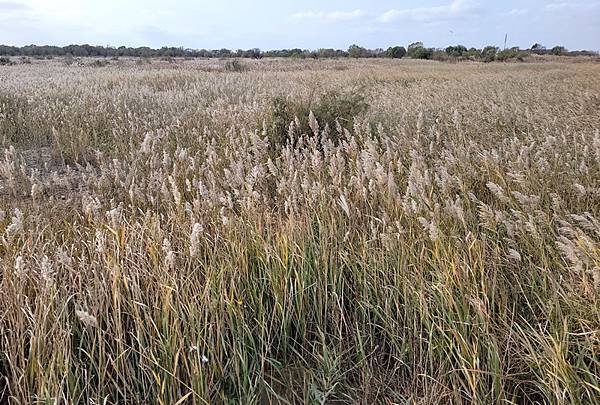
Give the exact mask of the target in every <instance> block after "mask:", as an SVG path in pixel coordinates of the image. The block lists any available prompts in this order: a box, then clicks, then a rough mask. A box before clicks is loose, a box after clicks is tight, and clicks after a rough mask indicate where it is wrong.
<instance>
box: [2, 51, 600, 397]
mask: <svg viewBox="0 0 600 405" xmlns="http://www.w3.org/2000/svg"><path fill="white" fill-rule="evenodd" d="M0 142H1V144H2V145H1V147H2V148H3V151H2V155H1V156H0V402H7V403H11V404H29V403H47V404H50V403H51V404H71V403H73V404H75V403H91V404H122V403H128V404H129V403H131V404H138V403H139V404H141V403H157V404H184V403H185V404H187V403H190V404H192V403H193V404H209V403H211V404H212V403H243V404H247V403H307V404H313V403H314V404H326V403H327V404H336V403H340V404H341V403H373V404H412V403H416V404H439V403H441V404H446V403H448V404H449V403H452V404H461V403H465V404H466V403H477V404H494V403H498V404H500V403H501V404H529V403H540V404H591V403H598V402H599V401H600V64H598V63H591V62H589V61H587V62H584V63H564V62H558V61H548V62H545V63H541V62H540V63H537V62H536V63H510V64H502V63H494V64H483V63H457V64H450V63H448V64H443V63H437V62H428V61H411V60H402V61H396V60H348V59H345V60H342V59H340V60H324V61H323V60H321V61H316V60H296V61H295V60H277V59H263V60H257V61H250V60H245V61H241V62H232V61H226V60H216V59H215V60H177V61H175V62H173V63H169V62H168V61H160V60H152V61H142V60H140V61H137V62H136V61H134V60H126V59H122V60H119V61H110V64H109V65H108V66H104V65H103V64H99V63H93V62H92V61H88V60H85V59H84V60H83V63H81V64H79V65H78V64H73V65H70V66H66V65H65V64H64V63H62V62H61V61H60V60H59V59H55V60H53V61H43V62H40V61H34V63H32V64H27V65H24V64H23V65H20V64H19V65H14V66H4V67H0Z"/></svg>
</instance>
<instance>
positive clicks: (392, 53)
mask: <svg viewBox="0 0 600 405" xmlns="http://www.w3.org/2000/svg"><path fill="white" fill-rule="evenodd" d="M405 55H406V49H405V48H404V47H403V46H394V47H390V48H388V50H387V51H386V52H385V56H387V57H388V58H394V59H401V58H403V57H404V56H405Z"/></svg>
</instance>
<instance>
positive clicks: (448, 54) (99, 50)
mask: <svg viewBox="0 0 600 405" xmlns="http://www.w3.org/2000/svg"><path fill="white" fill-rule="evenodd" d="M528 54H539V55H546V54H553V55H566V56H575V55H589V56H592V55H597V53H596V52H591V51H576V52H572V51H568V50H567V49H566V48H565V47H563V46H555V47H553V48H550V49H547V48H545V47H544V46H542V45H540V44H537V43H536V44H534V45H533V46H532V47H531V48H529V49H519V48H518V47H516V48H509V49H502V50H501V49H500V48H498V47H496V46H487V47H484V48H482V49H477V48H467V47H466V46H464V45H455V46H449V47H447V48H445V49H440V48H429V47H426V46H425V45H424V44H423V43H422V42H415V43H412V44H410V45H408V47H406V48H405V47H404V46H393V47H389V48H387V49H383V48H377V49H368V48H365V47H362V46H359V45H351V46H350V47H349V48H348V49H347V50H341V49H333V48H321V49H317V50H308V49H300V48H293V49H280V50H269V51H261V50H260V49H258V48H252V49H246V50H244V49H238V50H235V51H233V50H229V49H225V48H223V49H214V50H207V49H190V48H183V47H162V48H156V49H154V48H150V47H147V46H142V47H125V46H120V47H112V46H96V45H88V44H84V45H67V46H62V47H61V46H52V45H27V46H22V47H19V46H9V45H0V55H1V56H24V57H35V58H47V57H48V58H49V57H55V56H72V57H88V56H89V57H105V58H118V57H121V56H123V57H142V58H157V57H170V58H180V57H181V58H254V59H260V58H263V57H282V58H345V57H350V58H396V59H399V58H403V57H405V56H406V57H410V58H413V59H435V60H448V59H480V60H484V61H493V60H507V59H511V58H522V57H524V56H526V55H528Z"/></svg>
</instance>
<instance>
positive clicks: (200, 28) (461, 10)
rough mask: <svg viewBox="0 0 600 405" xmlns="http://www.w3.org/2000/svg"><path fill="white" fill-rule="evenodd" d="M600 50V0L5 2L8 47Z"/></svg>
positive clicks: (3, 36) (2, 16) (0, 31)
mask: <svg viewBox="0 0 600 405" xmlns="http://www.w3.org/2000/svg"><path fill="white" fill-rule="evenodd" d="M504 34H508V45H509V46H521V47H529V46H531V45H532V44H533V43H534V42H540V43H542V44H544V45H546V46H549V47H550V46H553V45H557V44H560V45H564V46H566V47H567V48H569V49H591V50H600V0H548V1H542V0H521V1H516V0H504V1H485V0H422V1H415V0H377V1H374V0H370V1H368V0H320V1H318V0H304V1H292V0H254V1H250V0H213V1H208V0H197V1H191V0H170V1H164V0H129V1H126V0H102V1H98V0H79V1H77V0H0V43H5V44H11V45H26V44H31V43H36V44H53V45H67V44H70V43H80V44H81V43H90V44H94V45H128V46H141V45H148V46H152V47H160V46H163V45H167V46H183V47H190V48H210V49H213V48H222V47H225V48H230V49H238V48H251V47H259V48H261V49H276V48H277V49H278V48H293V47H299V48H309V49H316V48H320V47H333V48H344V49H345V48H347V47H348V45H350V44H353V43H357V44H359V45H362V46H366V47H370V48H376V47H382V48H386V47H388V46H390V45H405V46H406V45H407V44H409V43H411V42H415V41H423V42H424V43H425V45H427V46H434V47H445V46H447V45H450V44H458V43H462V44H465V45H467V46H469V47H470V46H475V47H481V46H484V45H489V44H492V45H502V44H503V42H504Z"/></svg>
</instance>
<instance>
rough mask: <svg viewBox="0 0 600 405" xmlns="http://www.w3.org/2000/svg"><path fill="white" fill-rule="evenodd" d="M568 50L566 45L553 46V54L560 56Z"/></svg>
mask: <svg viewBox="0 0 600 405" xmlns="http://www.w3.org/2000/svg"><path fill="white" fill-rule="evenodd" d="M565 52H566V48H565V47H564V46H555V47H554V48H552V55H556V56H560V55H562V54H564V53H565Z"/></svg>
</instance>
